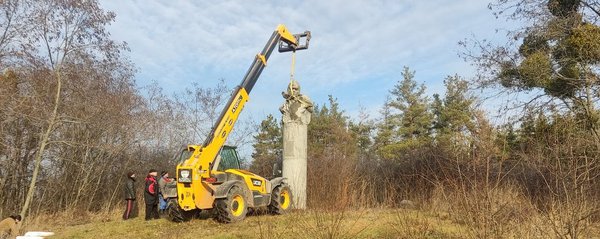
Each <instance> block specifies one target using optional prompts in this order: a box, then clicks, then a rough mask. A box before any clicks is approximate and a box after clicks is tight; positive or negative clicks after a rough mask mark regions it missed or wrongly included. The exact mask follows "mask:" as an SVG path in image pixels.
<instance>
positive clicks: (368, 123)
mask: <svg viewBox="0 0 600 239" xmlns="http://www.w3.org/2000/svg"><path fill="white" fill-rule="evenodd" d="M358 117H359V119H358V122H356V123H355V122H350V123H349V128H350V132H352V134H353V136H354V138H355V139H356V141H357V145H356V146H357V148H358V154H359V159H370V158H371V155H372V146H373V139H372V134H373V131H374V130H375V123H374V122H373V120H370V119H369V115H368V114H367V113H366V112H365V109H364V108H361V110H360V113H359V116H358Z"/></svg>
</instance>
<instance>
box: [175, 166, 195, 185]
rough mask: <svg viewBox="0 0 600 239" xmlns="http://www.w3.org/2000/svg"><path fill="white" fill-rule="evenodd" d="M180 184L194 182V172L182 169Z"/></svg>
mask: <svg viewBox="0 0 600 239" xmlns="http://www.w3.org/2000/svg"><path fill="white" fill-rule="evenodd" d="M178 178H179V180H178V181H179V182H180V183H191V182H192V170H189V169H181V170H179V177H178Z"/></svg>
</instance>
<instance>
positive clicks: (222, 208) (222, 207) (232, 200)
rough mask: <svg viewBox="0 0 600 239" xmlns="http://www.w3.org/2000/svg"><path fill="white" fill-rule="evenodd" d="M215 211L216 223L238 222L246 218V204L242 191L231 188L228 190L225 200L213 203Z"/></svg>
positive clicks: (221, 199)
mask: <svg viewBox="0 0 600 239" xmlns="http://www.w3.org/2000/svg"><path fill="white" fill-rule="evenodd" d="M215 204H216V209H217V217H216V219H217V221H219V222H222V223H232V222H239V221H241V220H244V218H246V213H247V212H248V203H247V202H246V197H245V196H244V191H243V190H242V189H241V188H239V187H237V186H233V187H232V188H231V189H229V192H228V193H227V197H226V198H220V199H217V200H216V201H215Z"/></svg>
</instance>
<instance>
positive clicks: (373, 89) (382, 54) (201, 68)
mask: <svg viewBox="0 0 600 239" xmlns="http://www.w3.org/2000/svg"><path fill="white" fill-rule="evenodd" d="M101 5H102V7H103V8H104V9H106V10H110V11H113V12H115V13H116V14H117V19H116V22H114V23H113V24H112V25H111V26H110V27H109V28H108V29H109V31H110V32H111V34H112V36H113V38H114V39H115V40H118V41H125V42H127V43H128V44H129V47H130V48H131V52H130V53H129V55H130V57H131V60H132V61H133V62H134V63H135V64H136V66H137V67H138V69H139V73H138V74H137V76H136V82H137V84H138V85H140V86H143V85H148V84H150V82H152V81H156V82H158V83H159V85H160V86H161V87H162V88H164V89H165V90H166V91H167V92H178V91H181V90H182V89H183V88H184V87H185V86H189V85H191V84H192V83H193V82H195V83H198V84H200V85H206V86H213V85H215V84H216V83H217V82H218V80H219V79H220V78H223V79H225V81H226V83H227V84H228V85H230V86H231V87H233V86H235V85H237V84H239V82H240V81H241V79H242V77H243V75H244V74H245V73H246V70H247V68H248V67H249V65H250V63H251V61H252V60H253V58H254V56H255V55H256V54H257V53H258V52H259V51H260V50H261V49H262V48H263V46H264V44H265V43H266V41H267V40H268V38H269V36H270V34H271V32H272V31H273V30H274V29H275V27H276V26H277V25H278V24H280V23H283V24H285V25H286V26H287V27H288V29H289V30H290V31H292V32H294V33H300V32H303V31H304V30H310V31H311V32H312V36H313V37H312V40H311V42H310V43H311V45H310V49H308V50H306V51H300V52H298V53H297V54H296V60H297V63H296V79H297V80H298V81H299V82H300V84H301V86H302V92H303V93H304V94H307V95H308V96H310V97H311V98H312V99H313V101H315V102H316V103H318V104H323V103H325V102H326V101H327V96H328V95H330V94H331V95H333V96H334V97H336V98H337V99H338V101H339V103H340V105H341V107H342V109H344V110H345V111H346V112H347V113H348V114H349V115H350V116H352V117H356V116H357V114H358V111H359V109H360V107H364V108H365V109H367V112H369V113H370V116H371V118H376V117H377V116H378V115H377V112H378V110H379V109H380V108H381V105H382V104H383V102H384V100H385V97H386V95H387V94H388V92H389V90H390V89H391V88H392V86H393V85H394V84H395V83H396V82H397V81H398V80H399V79H400V71H401V70H402V67H403V66H408V67H410V68H411V69H412V70H415V71H416V80H417V81H419V82H422V83H424V84H425V85H426V87H427V93H428V94H430V95H431V94H433V93H443V91H444V89H443V88H444V86H443V79H444V78H445V77H446V76H447V75H454V74H457V73H458V74H459V75H462V76H465V77H467V78H468V77H472V76H473V75H474V69H473V68H472V67H471V66H470V64H469V63H468V62H464V61H463V60H462V59H460V58H459V57H458V53H459V51H460V50H461V48H460V47H459V46H458V44H457V42H458V41H460V40H463V39H465V38H470V37H472V36H476V37H477V38H480V39H483V38H485V39H490V40H492V41H499V42H502V41H505V38H506V34H504V33H502V31H501V32H500V33H497V32H496V29H504V28H512V27H511V26H510V25H509V24H508V23H505V22H504V20H503V19H496V18H494V17H493V15H492V13H491V12H490V11H489V10H488V9H487V5H488V1H482V0H434V1H404V0H374V1H366V0H365V1H358V0H326V1H324V0H307V1H260V0H259V1H241V0H240V1H227V0H225V1H188V0H170V1H148V0H128V1H115V0H101ZM290 62H291V55H290V54H289V53H284V54H280V53H277V52H275V53H274V54H273V55H272V56H271V58H270V60H269V62H268V66H267V68H266V69H265V70H264V71H263V74H262V76H261V78H260V79H259V81H258V83H257V84H256V86H255V87H254V90H253V92H252V94H251V96H250V97H251V99H250V102H249V104H247V107H246V109H245V110H244V113H243V114H242V115H243V116H242V117H252V118H253V119H255V120H261V119H263V118H264V117H265V116H266V114H269V113H272V114H275V115H276V116H279V113H278V108H279V105H280V104H281V103H282V102H283V98H282V97H281V94H280V92H281V91H283V90H284V89H285V88H286V85H287V83H288V82H289V71H290Z"/></svg>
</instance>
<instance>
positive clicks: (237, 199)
mask: <svg viewBox="0 0 600 239" xmlns="http://www.w3.org/2000/svg"><path fill="white" fill-rule="evenodd" d="M243 212H244V198H243V197H242V196H241V195H235V196H234V197H233V199H232V200H231V214H233V216H236V217H239V216H241V215H242V213H243Z"/></svg>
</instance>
